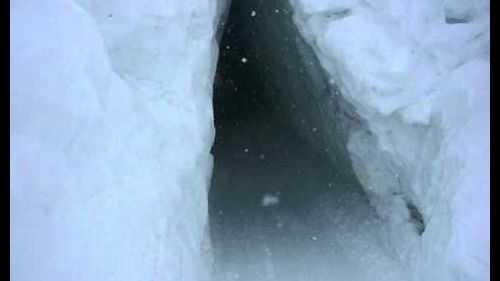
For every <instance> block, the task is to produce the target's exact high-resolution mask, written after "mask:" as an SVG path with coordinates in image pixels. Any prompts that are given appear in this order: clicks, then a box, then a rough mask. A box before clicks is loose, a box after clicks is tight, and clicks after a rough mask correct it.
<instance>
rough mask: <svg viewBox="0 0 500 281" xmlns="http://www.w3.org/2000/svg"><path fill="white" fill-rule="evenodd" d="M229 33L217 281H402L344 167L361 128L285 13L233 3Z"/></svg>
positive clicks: (218, 160)
mask: <svg viewBox="0 0 500 281" xmlns="http://www.w3.org/2000/svg"><path fill="white" fill-rule="evenodd" d="M221 30H223V33H222V34H221V35H222V36H221V38H220V43H219V46H220V47H219V49H220V53H219V60H218V65H217V71H216V76H215V82H214V97H213V102H214V116H215V127H216V137H215V142H214V145H213V148H212V154H213V155H214V158H215V165H214V171H213V175H212V182H211V187H210V192H209V224H210V236H211V241H212V249H213V256H214V267H213V271H214V280H333V279H332V276H335V280H403V279H401V278H402V277H401V275H400V272H399V271H400V270H399V268H398V265H397V264H396V263H395V262H394V261H393V260H392V259H391V257H390V255H388V254H387V253H386V252H385V250H384V248H383V246H381V245H382V244H383V243H381V239H380V236H381V235H382V236H383V235H384V234H383V231H384V229H383V226H382V223H381V221H380V220H379V218H378V217H377V215H376V213H375V210H374V209H373V208H372V207H371V206H370V203H369V200H368V197H367V195H366V194H365V192H364V191H363V189H362V188H361V185H360V183H359V182H358V180H357V178H356V176H355V174H354V172H353V169H352V165H351V163H350V160H349V157H348V156H347V149H346V135H347V133H348V132H349V130H350V129H351V128H353V127H357V126H363V124H362V121H361V119H360V118H358V117H357V116H356V114H355V113H354V112H353V111H352V110H351V109H350V107H349V104H348V103H346V102H345V101H343V100H342V98H341V97H340V95H338V89H336V86H335V84H334V83H333V82H332V80H331V79H329V77H328V75H326V73H325V72H324V71H323V69H322V67H321V65H320V64H319V62H318V59H317V58H316V57H315V55H314V53H313V51H312V49H311V48H310V47H309V46H308V45H307V44H306V43H305V42H304V40H303V39H302V37H301V36H300V34H299V32H298V31H297V29H296V27H295V26H294V24H293V22H292V12H291V8H290V7H289V5H288V2H287V1H282V0H274V1H263V0H254V1H246V0H245V1H238V0H233V1H232V3H231V8H230V11H229V14H228V16H227V18H226V19H225V20H223V21H222V23H221ZM336 93H337V94H336ZM361 256H362V257H363V258H361V259H360V258H359V257H361ZM374 264H379V265H380V264H383V265H384V266H373V265H374ZM388 268H389V269H390V270H389V271H387V269H388ZM367 276H371V277H370V278H372V279H370V278H368V279H366V277H367ZM374 276H377V277H376V278H375V279H373V277H374ZM378 278H382V279H378ZM398 278H399V279H398Z"/></svg>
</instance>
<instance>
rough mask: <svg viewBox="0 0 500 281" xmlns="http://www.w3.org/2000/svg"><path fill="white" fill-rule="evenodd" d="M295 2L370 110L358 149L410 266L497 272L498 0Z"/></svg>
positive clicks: (344, 83) (352, 148)
mask: <svg viewBox="0 0 500 281" xmlns="http://www.w3.org/2000/svg"><path fill="white" fill-rule="evenodd" d="M290 2H291V4H292V6H293V8H294V17H295V18H294V20H295V23H296V25H297V26H298V27H299V30H300V31H301V33H302V35H303V36H304V38H306V39H307V40H308V42H309V43H310V44H311V46H313V48H314V50H315V52H316V54H317V55H318V57H319V59H320V61H321V64H322V66H323V67H324V69H325V70H326V71H327V72H328V73H329V74H330V75H331V77H332V79H333V81H335V83H336V84H337V85H338V86H339V87H340V89H341V94H342V95H343V97H344V98H345V99H346V100H347V101H348V102H350V103H351V104H353V105H354V106H355V108H356V111H357V113H358V114H359V115H360V116H361V117H362V118H363V119H364V120H365V124H366V126H365V128H360V129H358V130H357V131H355V132H352V133H351V135H350V138H349V147H348V149H349V152H350V156H351V159H352V162H353V165H354V169H355V171H356V173H357V175H358V177H359V179H360V180H361V182H362V184H363V185H364V186H365V187H366V191H367V193H368V194H369V195H370V197H371V201H372V204H374V206H375V207H376V208H377V211H378V213H379V215H380V216H381V217H382V218H384V219H385V220H386V221H387V222H388V227H389V229H390V232H391V235H392V237H389V239H388V242H389V245H390V248H391V249H393V250H394V251H396V253H397V254H398V256H399V257H400V259H401V262H402V263H403V264H405V265H406V267H407V269H408V274H409V275H410V276H412V278H413V280H489V258H490V253H489V241H490V237H489V224H490V221H489V202H490V199H489V188H490V184H489V146H490V143H489V132H490V129H489V112H490V109H489V95H490V89H489V83H490V78H489V77H490V76H489V65H490V62H489V53H490V47H489V45H490V39H489V30H490V24H489V1H482V0H476V1H474V0H472V1H466V0H465V1H430V0H426V1H412V0H410V1H398V0H393V1H379V0H370V1H356V0H352V1H349V0H345V1H333V0H290ZM395 174H397V175H399V176H397V177H396V176H394V175H395ZM406 202H410V203H412V204H414V205H415V206H416V207H417V208H418V210H419V211H420V212H421V214H422V216H423V220H424V222H425V225H426V228H425V231H424V232H423V234H422V236H418V235H417V234H416V233H415V231H414V230H413V228H412V227H410V221H411V220H409V219H408V218H409V213H408V210H407V207H406V204H407V203H406Z"/></svg>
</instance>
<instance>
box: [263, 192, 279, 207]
mask: <svg viewBox="0 0 500 281" xmlns="http://www.w3.org/2000/svg"><path fill="white" fill-rule="evenodd" d="M279 202H280V198H279V197H278V196H277V195H275V194H269V193H267V194H264V196H262V200H261V204H260V205H261V206H262V207H270V206H276V205H278V204H279Z"/></svg>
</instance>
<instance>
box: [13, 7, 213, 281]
mask: <svg viewBox="0 0 500 281" xmlns="http://www.w3.org/2000/svg"><path fill="white" fill-rule="evenodd" d="M77 2H78V3H75V2H73V1H70V0H53V1H28V0H16V1H11V9H10V50H11V53H10V73H11V79H10V181H11V183H10V270H11V271H10V272H11V275H10V276H11V280H23V281H29V280H52V281H56V280H89V281H90V280H137V281H143V280H172V281H178V280H187V281H194V280H207V278H209V276H210V274H209V273H208V266H207V265H208V264H207V262H208V261H209V255H208V251H207V249H208V241H209V240H208V232H207V189H208V184H209V180H210V174H211V167H212V157H211V155H210V154H209V150H210V146H211V143H212V141H213V136H214V129H213V117H212V104H211V88H212V78H213V74H214V68H215V61H216V57H217V53H216V45H215V41H214V36H215V22H216V16H217V14H218V12H217V9H218V8H217V6H216V5H217V3H216V2H215V1H209V0H193V1H140V0H135V1H123V0H120V1H85V0H82V1H77Z"/></svg>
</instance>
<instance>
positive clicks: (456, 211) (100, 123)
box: [10, 0, 490, 281]
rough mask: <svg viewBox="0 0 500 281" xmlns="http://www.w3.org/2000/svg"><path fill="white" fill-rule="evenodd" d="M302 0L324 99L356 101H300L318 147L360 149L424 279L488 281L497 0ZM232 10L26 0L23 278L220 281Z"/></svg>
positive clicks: (14, 262) (412, 267) (18, 248)
mask: <svg viewBox="0 0 500 281" xmlns="http://www.w3.org/2000/svg"><path fill="white" fill-rule="evenodd" d="M273 3H274V2H273V1H269V4H268V6H267V9H272V10H273V11H274V8H273V7H272V4H273ZM290 4H291V8H292V9H293V14H294V22H295V25H296V26H297V28H298V30H299V31H300V33H301V34H302V36H303V37H304V38H305V39H306V41H307V42H308V44H309V45H310V46H312V47H313V50H314V52H315V54H316V55H317V58H318V59H319V61H320V63H321V65H322V67H323V68H324V70H325V71H326V72H325V77H322V78H321V79H328V80H330V81H331V84H332V87H331V88H329V89H323V90H321V91H319V92H322V93H326V94H325V95H326V96H327V98H326V99H328V96H329V95H331V96H334V95H341V97H342V98H340V97H337V98H334V99H333V98H332V99H331V100H334V102H333V105H332V106H333V108H335V110H332V112H333V114H331V116H330V117H327V118H318V117H317V115H316V117H315V115H314V112H315V110H314V109H315V108H317V107H315V106H318V105H317V104H313V106H311V107H309V106H303V107H302V109H301V110H304V114H305V115H308V116H310V120H315V121H314V122H315V125H314V126H316V125H317V126H318V127H317V128H318V132H319V134H318V137H315V135H313V136H314V137H312V139H314V141H315V142H316V143H317V146H318V147H323V146H325V145H326V146H329V144H334V143H335V145H337V146H342V145H343V143H347V153H346V154H345V156H346V157H342V158H348V159H349V160H348V161H351V162H352V165H353V166H354V170H355V172H356V174H357V176H358V178H359V179H360V181H361V183H362V184H363V186H364V187H365V190H366V191H367V193H368V194H369V195H370V197H371V201H372V203H373V205H374V207H375V208H376V209H377V211H378V213H379V214H380V216H381V217H382V218H384V219H385V221H386V222H387V223H386V225H387V227H388V229H389V233H391V236H390V237H387V240H386V241H387V249H388V251H393V253H394V256H395V257H397V258H398V259H400V261H401V263H402V266H404V267H406V268H407V270H408V274H410V275H411V276H412V277H413V279H414V280H489V92H490V91H489V82H490V80H489V2H486V1H467V0H461V1H345V0H344V1H319V0H291V1H290ZM226 7H227V3H226V2H224V3H222V2H220V3H217V2H216V1H214V0H191V1H174V0H172V1H164V0H163V1H138V0H136V1H85V0H81V1H76V3H75V2H72V1H69V0H67V1H64V0H57V1H48V2H47V1H27V0H17V1H11V11H10V13H11V35H10V36H11V37H10V48H11V55H10V56H11V62H10V71H11V82H10V110H11V113H10V116H11V118H10V119H11V120H10V147H11V148H10V150H11V153H10V155H11V156H10V161H11V163H10V167H11V172H10V173H11V175H10V180H11V185H10V192H11V195H10V196H11V197H10V202H11V213H10V217H11V222H10V229H11V230H10V235H11V238H10V239H11V240H10V250H11V279H12V280H39V279H40V276H44V279H45V280H188V281H189V280H209V279H210V273H209V270H208V268H209V263H210V254H209V247H210V246H209V243H208V236H207V233H208V232H207V229H206V225H207V224H206V221H207V218H206V216H207V211H206V209H207V206H206V204H207V202H206V197H207V195H206V194H207V188H208V183H209V178H210V171H211V165H212V159H211V156H210V154H209V150H210V146H211V144H212V140H213V134H214V130H213V118H212V107H211V91H212V79H213V74H214V67H215V65H216V63H215V61H216V57H217V55H216V53H217V51H216V50H217V47H216V43H215V39H214V38H215V36H216V30H215V29H216V23H217V21H218V18H219V16H220V15H221V14H222V12H223V11H225V9H226ZM303 56H304V57H303V59H304V58H305V59H304V61H307V60H308V59H314V58H311V57H310V55H309V54H307V52H306V53H304V54H303ZM306 72H307V70H306ZM337 87H338V88H337ZM314 92H315V93H317V92H316V91H314ZM294 98H295V99H297V100H298V101H301V98H300V96H298V97H294ZM305 104H308V103H305ZM321 106H322V108H323V109H322V112H323V114H328V110H327V108H328V106H327V103H321ZM325 108H326V111H325ZM337 112H340V114H337ZM292 121H293V120H292ZM293 122H296V121H293ZM298 124H299V123H298ZM305 128H310V126H306V127H305ZM303 132H306V130H303ZM339 132H340V133H339ZM338 136H342V138H344V140H341V141H339V139H338ZM306 137H307V136H306ZM332 155H333V154H332ZM332 160H335V159H334V157H332ZM412 212H417V213H420V215H421V219H420V221H418V222H415V215H414V214H412ZM412 220H413V221H412ZM416 223H419V224H422V225H421V226H420V231H416V229H415V224H416Z"/></svg>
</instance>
